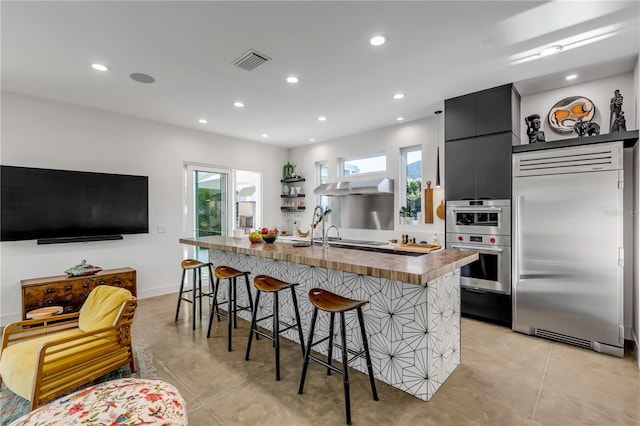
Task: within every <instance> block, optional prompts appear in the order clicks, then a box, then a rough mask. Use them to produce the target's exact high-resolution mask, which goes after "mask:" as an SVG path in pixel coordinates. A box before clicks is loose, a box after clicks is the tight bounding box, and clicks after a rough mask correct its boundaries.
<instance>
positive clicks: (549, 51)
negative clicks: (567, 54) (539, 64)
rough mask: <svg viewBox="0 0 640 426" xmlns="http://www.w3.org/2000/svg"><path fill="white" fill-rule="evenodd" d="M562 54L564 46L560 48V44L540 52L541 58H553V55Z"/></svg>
mask: <svg viewBox="0 0 640 426" xmlns="http://www.w3.org/2000/svg"><path fill="white" fill-rule="evenodd" d="M560 52H562V46H560V45H559V44H556V45H554V46H549V47H547V48H544V49H542V50H541V51H540V53H538V55H540V56H551V55H555V54H556V53H560Z"/></svg>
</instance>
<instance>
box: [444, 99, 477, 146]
mask: <svg viewBox="0 0 640 426" xmlns="http://www.w3.org/2000/svg"><path fill="white" fill-rule="evenodd" d="M475 102H476V101H475V97H474V96H473V95H466V96H460V97H458V98H453V99H447V100H445V101H444V110H445V112H444V138H445V140H447V141H449V140H455V139H462V138H469V137H472V136H475V134H476V128H475V116H476V107H475Z"/></svg>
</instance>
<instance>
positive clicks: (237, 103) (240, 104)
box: [233, 101, 244, 108]
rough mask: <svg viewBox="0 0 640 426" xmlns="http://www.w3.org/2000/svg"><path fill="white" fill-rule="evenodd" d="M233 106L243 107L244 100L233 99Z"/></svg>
mask: <svg viewBox="0 0 640 426" xmlns="http://www.w3.org/2000/svg"><path fill="white" fill-rule="evenodd" d="M233 106H234V107H236V108H244V102H240V101H235V102H234V103H233Z"/></svg>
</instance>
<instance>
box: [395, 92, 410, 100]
mask: <svg viewBox="0 0 640 426" xmlns="http://www.w3.org/2000/svg"><path fill="white" fill-rule="evenodd" d="M405 96H407V95H405V94H404V93H396V94H395V95H393V99H404V98H405Z"/></svg>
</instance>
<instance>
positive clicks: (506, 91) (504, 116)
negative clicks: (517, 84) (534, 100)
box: [475, 85, 518, 136]
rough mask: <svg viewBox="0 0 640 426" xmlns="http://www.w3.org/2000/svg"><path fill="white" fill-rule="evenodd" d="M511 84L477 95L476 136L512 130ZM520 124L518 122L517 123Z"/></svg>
mask: <svg viewBox="0 0 640 426" xmlns="http://www.w3.org/2000/svg"><path fill="white" fill-rule="evenodd" d="M511 90H512V89H511V85H507V86H500V87H496V88H494V89H491V90H485V91H483V92H479V93H477V94H476V95H475V97H476V116H475V130H476V133H475V136H482V135H489V134H492V133H499V132H507V131H510V130H512V127H513V125H514V124H513V123H512V114H511V108H512V105H511V100H512V96H511ZM516 124H518V123H516Z"/></svg>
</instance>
